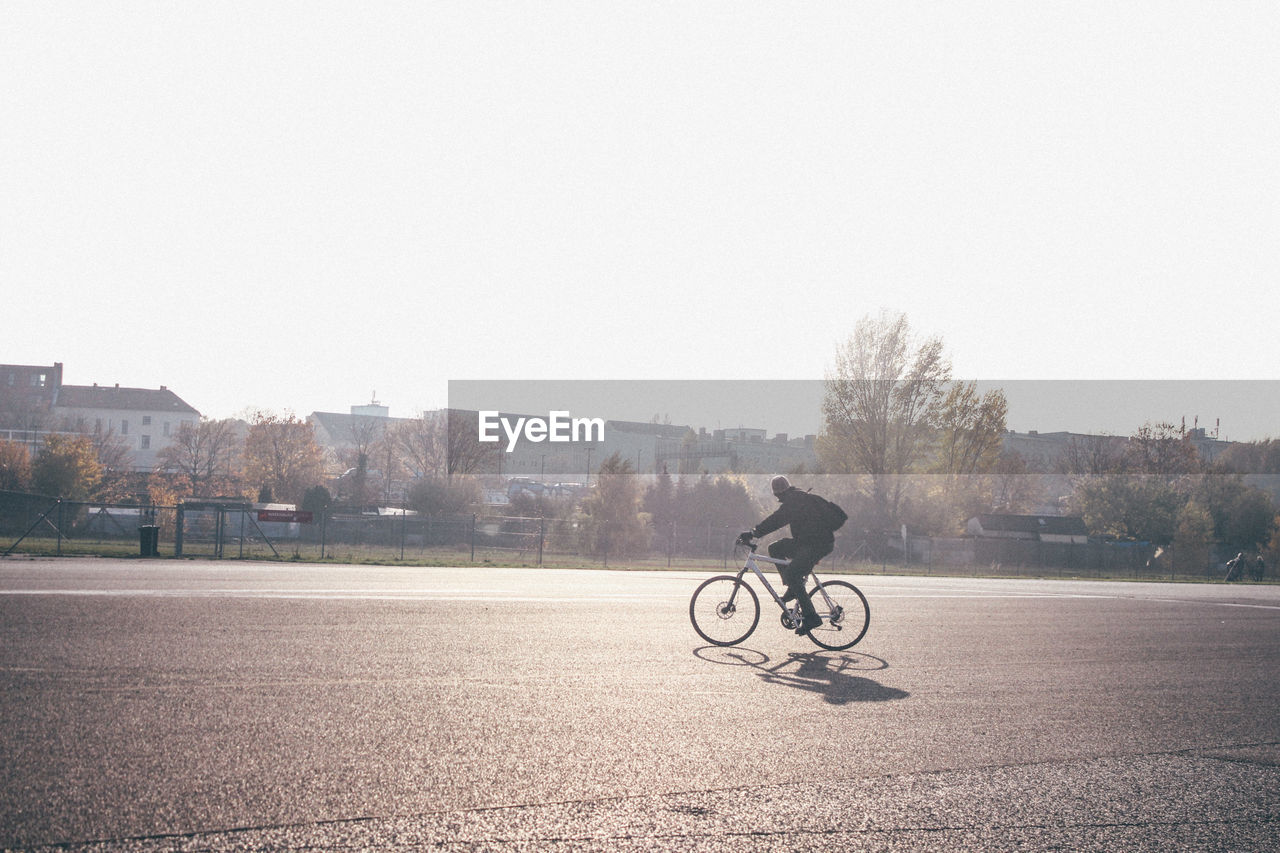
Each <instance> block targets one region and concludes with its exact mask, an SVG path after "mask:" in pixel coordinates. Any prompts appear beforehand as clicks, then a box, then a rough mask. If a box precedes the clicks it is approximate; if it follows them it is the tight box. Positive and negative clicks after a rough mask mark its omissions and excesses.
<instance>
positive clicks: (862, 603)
mask: <svg viewBox="0 0 1280 853" xmlns="http://www.w3.org/2000/svg"><path fill="white" fill-rule="evenodd" d="M809 598H811V599H813V606H814V607H815V608H816V609H817V611H818V615H819V616H821V617H822V624H821V625H819V626H818V627H817V628H814V629H813V630H812V631H810V632H809V639H810V640H813V641H814V642H815V643H817V644H818V645H819V646H822V648H824V649H833V650H839V649H847V648H849V647H850V646H852V645H855V644H856V643H857V642H858V641H859V640H861V639H862V638H863V637H864V636H866V633H867V628H868V627H869V626H870V625H871V606H870V605H869V604H867V597H866V596H865V595H863V594H862V590H860V589H858V588H857V587H856V586H854V585H853V584H851V583H847V582H846V581H823V582H822V583H820V584H818V585H817V586H815V587H814V588H813V589H812V590H811V591H810V592H809Z"/></svg>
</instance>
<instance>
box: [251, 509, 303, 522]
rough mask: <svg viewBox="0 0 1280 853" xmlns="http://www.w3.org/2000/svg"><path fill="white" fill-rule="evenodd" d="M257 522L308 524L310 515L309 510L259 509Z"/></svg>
mask: <svg viewBox="0 0 1280 853" xmlns="http://www.w3.org/2000/svg"><path fill="white" fill-rule="evenodd" d="M258 521H287V522H289V523H290V524H310V523H311V521H312V515H311V512H310V511H309V510H299V509H260V510H258Z"/></svg>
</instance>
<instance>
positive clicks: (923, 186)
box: [0, 0, 1280, 435]
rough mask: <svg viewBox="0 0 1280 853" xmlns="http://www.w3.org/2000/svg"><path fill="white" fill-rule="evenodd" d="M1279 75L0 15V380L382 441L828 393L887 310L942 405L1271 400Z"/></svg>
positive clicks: (882, 43) (378, 11)
mask: <svg viewBox="0 0 1280 853" xmlns="http://www.w3.org/2000/svg"><path fill="white" fill-rule="evenodd" d="M1277 44H1280V6H1278V5H1277V4H1275V3H1273V2H1232V3H1180V2H1159V3H1156V2H1130V3H1114V2H1100V3H1090V2H1078V0H1073V2H1060V3H1057V2H1036V3H1025V2H1001V3H993V2H964V3H910V2H907V3H856V2H838V3H837V2H830V3H779V2H767V3H762V2H700V3H640V2H622V3H614V2H600V0H590V2H576V3H563V2H540V3H532V2H529V3H509V2H503V3H486V4H480V3H474V2H459V3H421V2H407V3H392V2H385V3H372V4H371V3H344V4H335V3H325V2H315V0H310V1H309V2H298V3H283V2H267V3H263V2H251V3H230V2H224V3H208V4H185V3H182V4H172V3H158V2H149V3H141V2H135V3H112V2H102V3H81V2H76V3H59V2H51V0H45V2H6V3H4V4H2V5H0V288H3V299H2V300H0V306H2V307H0V310H2V311H3V315H4V319H3V324H2V326H0V328H3V332H2V333H0V334H2V338H0V361H4V362H10V363H31V364H51V363H53V362H55V361H60V362H63V363H64V365H65V374H64V380H65V381H66V382H69V383H72V384H89V383H91V382H99V383H117V382H118V383H120V384H121V385H128V386H140V387H158V386H160V385H166V386H168V387H169V388H171V389H173V390H174V391H176V392H177V393H178V394H179V395H180V396H181V397H183V398H184V399H185V400H186V401H187V402H189V403H191V404H192V405H193V406H195V407H196V408H197V409H199V410H200V411H201V412H203V413H204V414H206V415H209V416H213V417H224V416H228V415H232V414H236V413H239V412H241V411H243V410H244V409H246V408H247V407H251V406H253V407H262V408H267V409H271V410H275V411H286V410H289V411H294V412H296V413H298V414H302V415H305V414H307V413H309V412H311V411H315V410H322V411H346V410H347V409H348V407H349V406H351V405H352V404H360V403H365V402H368V401H369V399H370V398H371V396H372V395H373V394H374V393H375V392H376V395H377V397H378V398H379V399H380V400H381V402H383V403H384V404H385V405H388V406H390V407H391V413H392V414H393V415H397V416H411V415H413V414H415V413H416V412H417V411H418V410H420V409H423V408H433V407H437V406H440V405H443V404H444V403H445V402H446V394H447V384H446V383H447V381H448V380H450V379H455V380H457V379H539V378H557V379H576V378H587V379H610V378H626V379H704V378H714V379H820V378H821V377H822V375H823V373H824V370H825V369H826V368H827V367H828V365H830V364H831V362H832V360H833V355H834V351H835V347H836V345H837V343H838V342H839V341H842V340H843V339H845V338H847V336H848V335H849V334H850V333H851V332H852V329H853V326H854V324H855V323H856V321H857V320H858V318H860V317H862V316H863V315H866V314H876V313H878V312H879V311H880V310H881V309H882V308H883V309H887V310H889V311H900V312H904V313H905V314H906V315H907V316H908V318H909V319H910V321H911V323H912V326H913V327H914V328H915V329H916V330H917V331H918V332H920V333H922V334H936V335H940V336H941V337H942V338H943V339H944V340H945V341H946V343H947V346H948V350H949V352H950V354H951V357H952V360H953V363H954V365H955V369H956V373H957V374H959V375H961V376H964V377H971V378H979V379H1005V378H1007V379H1121V378H1123V379H1133V378H1138V379H1276V378H1280V329H1277V321H1278V320H1280V296H1277V290H1276V284H1277V282H1280V240H1277V235H1280V209H1278V206H1280V158H1278V157H1277V152H1280V87H1278V86H1277V81H1280V51H1277V50H1276V45H1277ZM1188 414H1190V413H1188ZM1201 414H1204V415H1206V416H1207V415H1208V413H1201ZM1216 414H1217V416H1221V417H1223V419H1224V427H1226V426H1229V422H1230V421H1229V419H1230V417H1231V415H1230V413H1216ZM761 425H765V424H761ZM1131 426H1136V425H1134V424H1122V425H1117V426H1116V427H1115V429H1118V430H1124V429H1127V428H1129V427H1131ZM1041 428H1042V429H1046V430H1048V429H1053V428H1055V425H1053V424H1044V425H1041ZM1272 432H1273V433H1274V434H1276V435H1280V424H1278V425H1277V428H1276V429H1275V430H1273V431H1272Z"/></svg>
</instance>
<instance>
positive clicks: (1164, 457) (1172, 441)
mask: <svg viewBox="0 0 1280 853" xmlns="http://www.w3.org/2000/svg"><path fill="white" fill-rule="evenodd" d="M1126 456H1127V462H1128V468H1129V470H1131V471H1137V472H1139V473H1141V474H1147V475H1150V476H1153V477H1162V478H1164V479H1165V480H1173V479H1175V478H1177V477H1182V476H1185V475H1187V474H1194V473H1196V472H1198V471H1200V470H1202V468H1203V466H1202V464H1201V461H1200V453H1199V452H1198V451H1197V450H1196V448H1195V445H1193V444H1192V443H1191V437H1190V435H1189V434H1188V433H1187V431H1186V430H1185V429H1182V428H1180V427H1176V426H1174V425H1173V424H1169V423H1158V424H1150V423H1148V424H1144V425H1143V426H1142V427H1140V428H1139V429H1138V431H1137V432H1136V433H1134V434H1133V436H1132V437H1131V438H1130V439H1129V443H1128V448H1127V453H1126Z"/></svg>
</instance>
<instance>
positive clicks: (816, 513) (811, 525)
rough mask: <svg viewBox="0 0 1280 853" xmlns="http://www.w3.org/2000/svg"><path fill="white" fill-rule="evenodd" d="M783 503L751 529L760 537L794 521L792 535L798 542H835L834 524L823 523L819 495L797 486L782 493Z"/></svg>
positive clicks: (828, 543)
mask: <svg viewBox="0 0 1280 853" xmlns="http://www.w3.org/2000/svg"><path fill="white" fill-rule="evenodd" d="M778 500H780V501H782V506H780V507H778V509H777V511H775V512H774V513H773V515H771V516H769V517H768V518H766V519H765V520H764V521H762V522H760V523H759V524H757V525H756V526H755V528H754V529H753V530H752V531H751V532H752V533H754V534H755V535H756V537H757V538H758V537H761V536H768V535H769V534H770V533H772V532H773V531H775V530H781V529H782V528H784V527H786V526H787V525H788V524H790V525H791V535H792V536H793V537H794V538H795V539H796V540H797V541H798V542H811V543H813V544H815V545H816V544H822V545H830V544H831V543H833V542H835V538H836V537H835V534H834V533H833V532H832V531H831V528H830V527H828V526H826V525H825V524H823V523H822V520H821V519H822V504H821V503H820V500H821V499H820V498H819V497H818V496H817V495H813V494H810V493H809V492H802V491H800V490H799V489H797V488H796V487H795V486H792V487H791V488H789V489H787V490H786V491H785V492H783V493H782V494H780V495H778Z"/></svg>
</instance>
